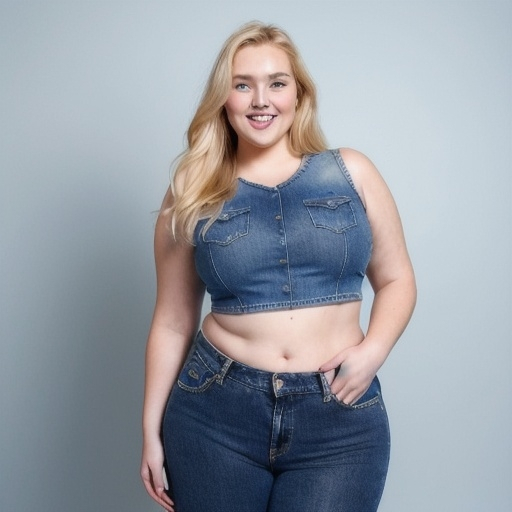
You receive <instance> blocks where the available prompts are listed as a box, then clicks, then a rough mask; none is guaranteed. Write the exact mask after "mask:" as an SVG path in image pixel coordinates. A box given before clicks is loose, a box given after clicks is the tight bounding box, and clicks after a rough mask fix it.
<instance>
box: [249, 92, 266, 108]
mask: <svg viewBox="0 0 512 512" xmlns="http://www.w3.org/2000/svg"><path fill="white" fill-rule="evenodd" d="M251 106H252V107H253V108H267V107H268V106H269V101H268V96H267V89H266V87H257V88H256V89H255V90H254V94H253V97H252V102H251Z"/></svg>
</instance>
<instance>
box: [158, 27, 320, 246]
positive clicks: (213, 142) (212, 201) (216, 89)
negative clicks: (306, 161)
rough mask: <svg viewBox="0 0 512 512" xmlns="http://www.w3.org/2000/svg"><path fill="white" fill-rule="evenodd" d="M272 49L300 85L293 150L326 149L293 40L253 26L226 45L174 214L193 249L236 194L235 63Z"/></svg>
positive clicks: (179, 173)
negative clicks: (256, 49) (228, 106)
mask: <svg viewBox="0 0 512 512" xmlns="http://www.w3.org/2000/svg"><path fill="white" fill-rule="evenodd" d="M263 44H270V45H273V46H276V47H277V48H280V49H282V50H284V51H285V52H286V54H287V55H288V58H289V59H290V64H291V68H292V71H293V74H294V77H295V81H296V84H297V100H298V102H297V109H296V113H295V118H294V121H293V124H292V126H291V128H290V147H291V149H292V151H294V152H296V153H297V154H300V155H304V154H309V153H318V152H320V151H323V150H325V149H326V147H327V145H326V142H325V138H324V135H323V133H322V131H321V129H320V126H319V124H318V119H317V97H316V88H315V85H314V83H313V80H312V79H311V76H310V75H309V73H308V71H307V69H306V66H305V65H304V63H303V61H302V59H301V57H300V54H299V52H298V50H297V48H296V46H295V44H294V43H293V42H292V40H291V39H290V37H289V36H288V34H287V33H286V32H285V31H283V30H282V29H280V28H279V27H276V26H275V25H265V24H263V23H261V22H251V23H248V24H246V25H243V26H242V27H241V28H240V29H238V30H237V31H236V32H234V33H233V34H232V35H231V36H230V37H229V38H228V39H227V40H226V42H225V43H224V46H223V47H222V49H221V51H220V53H219V55H218V57H217V60H216V61H215V64H214V66H213V69H212V71H211V73H210V76H209V78H208V81H207V84H206V87H205V90H204V93H203V96H202V98H201V100H200V103H199V106H198V107H197V110H196V113H195V115H194V117H193V119H192V122H191V123H190V126H189V128H188V132H187V142H188V147H187V149H185V151H184V152H183V153H182V154H181V155H179V157H178V159H177V162H176V167H175V173H174V179H173V183H172V191H173V194H174V199H173V202H172V205H171V206H170V208H168V209H167V210H166V211H169V212H170V214H171V217H170V219H171V223H170V228H171V231H172V233H173V235H174V236H175V237H176V236H177V235H180V237H184V238H185V240H187V241H188V242H190V243H192V238H193V233H194V229H195V226H196V224H197V222H198V220H200V219H203V218H210V222H208V224H207V227H208V226H209V225H210V223H211V222H213V220H214V219H215V218H216V216H217V215H218V214H219V212H220V210H221V209H222V206H223V204H224V202H225V201H226V200H227V199H229V198H230V197H232V196H233V195H234V193H235V190H236V149H237V142H238V139H237V135H236V133H235V132H234V130H233V129H232V128H231V126H230V124H229V122H228V119H227V115H226V112H225V109H224V104H225V103H226V101H227V99H228V96H229V93H230V90H231V83H232V66H233V59H234V57H235V55H236V53H237V52H238V50H240V49H241V48H242V47H245V46H248V45H255V46H256V45H263Z"/></svg>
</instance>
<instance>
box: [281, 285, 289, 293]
mask: <svg viewBox="0 0 512 512" xmlns="http://www.w3.org/2000/svg"><path fill="white" fill-rule="evenodd" d="M282 290H283V292H285V293H288V292H289V291H290V287H289V286H288V285H287V284H285V285H283V288H282Z"/></svg>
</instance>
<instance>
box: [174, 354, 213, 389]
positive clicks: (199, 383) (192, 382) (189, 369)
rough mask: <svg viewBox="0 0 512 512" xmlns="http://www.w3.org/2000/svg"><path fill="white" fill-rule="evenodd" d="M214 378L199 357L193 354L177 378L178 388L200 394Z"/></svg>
mask: <svg viewBox="0 0 512 512" xmlns="http://www.w3.org/2000/svg"><path fill="white" fill-rule="evenodd" d="M216 377H217V376H216V374H215V373H213V372H212V371H211V370H210V368H208V366H206V365H205V364H204V362H203V360H202V359H201V357H200V356H199V355H198V354H197V353H194V354H192V356H191V357H190V358H189V359H188V360H187V362H186V363H185V365H184V366H183V369H182V370H181V372H180V374H179V376H178V386H179V387H180V388H181V389H183V390H185V391H189V392H191V393H201V392H203V391H205V390H206V389H207V388H208V387H210V385H211V384H212V382H214V381H215V380H216Z"/></svg>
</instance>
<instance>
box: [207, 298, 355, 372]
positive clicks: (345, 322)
mask: <svg viewBox="0 0 512 512" xmlns="http://www.w3.org/2000/svg"><path fill="white" fill-rule="evenodd" d="M359 312H360V303H349V304H343V305H336V306H322V307H317V308H304V309H300V310H295V311H273V312H265V313H258V314H248V315H236V316H233V315H219V314H210V315H208V316H207V317H206V318H205V320H204V322H203V326H202V330H203V332H204V335H205V336H206V338H207V339H208V340H210V342H211V343H212V344H213V345H214V346H215V347H217V349H218V350H220V351H221V352H223V353H224V354H226V355H227V356H228V357H231V358H232V359H235V360H237V361H240V362H242V363H244V364H247V365H249V366H253V367H255V368H260V369H263V370H267V371H274V372H301V371H315V370H316V369H318V368H319V367H320V366H321V365H323V364H324V363H326V362H327V361H329V360H330V359H332V358H333V357H334V356H335V355H336V354H338V353H339V352H341V351H342V350H344V349H346V348H348V347H350V346H354V345H357V344H359V343H360V342H361V341H362V340H363V338H364V335H363V332H362V330H361V328H360V326H359Z"/></svg>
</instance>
